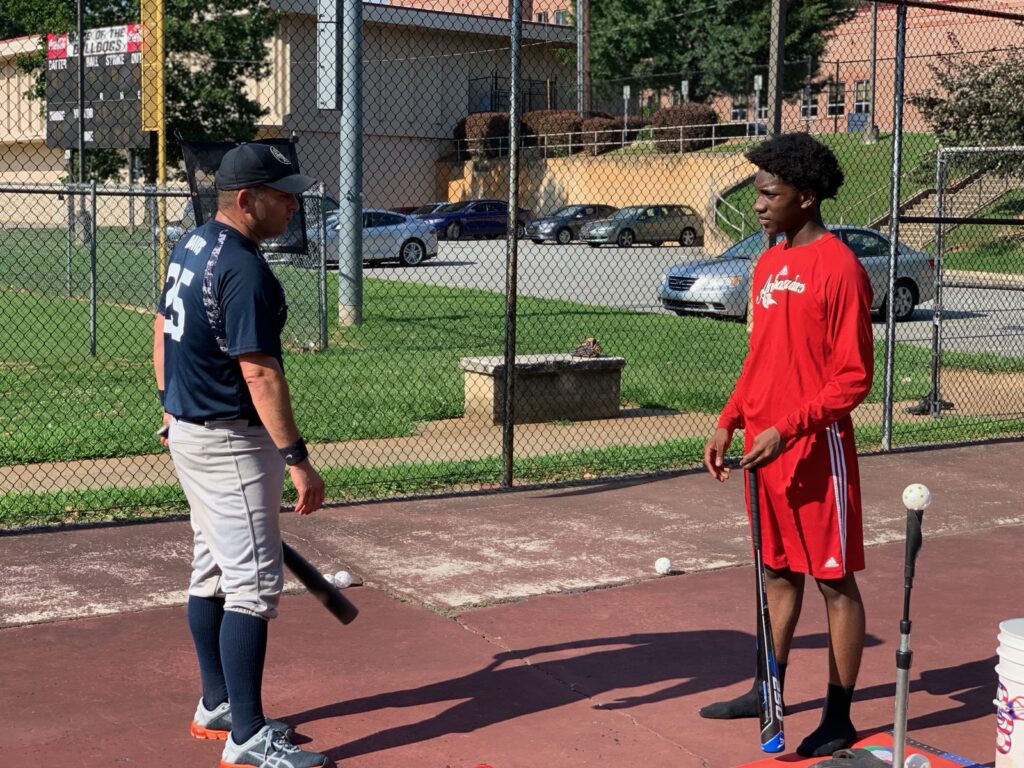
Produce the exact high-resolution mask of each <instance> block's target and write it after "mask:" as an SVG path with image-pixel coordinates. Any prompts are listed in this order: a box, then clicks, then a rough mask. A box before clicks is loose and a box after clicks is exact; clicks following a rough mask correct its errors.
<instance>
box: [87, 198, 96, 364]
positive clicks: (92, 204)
mask: <svg viewBox="0 0 1024 768" xmlns="http://www.w3.org/2000/svg"><path fill="white" fill-rule="evenodd" d="M89 215H90V217H89V354H90V355H91V356H92V357H96V301H97V296H96V179H92V180H91V181H90V182H89Z"/></svg>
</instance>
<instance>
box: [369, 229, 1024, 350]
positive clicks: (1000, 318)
mask: <svg viewBox="0 0 1024 768" xmlns="http://www.w3.org/2000/svg"><path fill="white" fill-rule="evenodd" d="M505 249H506V244H505V241H504V240H460V241H456V242H451V241H445V240H442V241H441V242H440V244H439V251H438V255H437V258H436V259H432V260H430V261H428V262H426V263H425V264H423V265H421V266H419V267H416V268H414V269H408V268H402V267H397V266H392V265H389V266H384V267H374V268H369V269H367V272H366V274H367V275H368V276H371V277H373V278H378V279H383V280H397V281H404V282H415V283H424V284H428V285H444V286H450V287H457V288H479V289H482V290H488V291H498V292H502V291H504V290H505ZM706 257H707V254H706V253H705V251H704V249H703V248H700V247H692V248H682V247H680V246H678V245H667V246H661V247H659V248H653V247H651V246H635V247H632V248H617V247H614V246H602V247H601V248H592V247H590V246H589V245H585V244H583V243H577V242H573V243H570V244H569V245H555V244H551V243H544V244H540V245H538V244H536V243H533V242H530V241H520V243H519V260H518V267H519V268H518V289H519V294H520V295H522V296H534V297H538V298H548V299H564V300H566V301H575V302H579V303H581V304H588V305H594V306H605V307H618V308H622V309H632V310H636V311H640V312H658V313H666V310H664V309H663V308H662V306H661V302H660V301H659V300H658V292H657V289H658V283H659V281H660V279H661V275H662V272H663V271H664V270H665V269H666V268H667V267H669V266H671V265H672V264H677V263H679V262H681V261H687V260H696V259H702V258H706ZM943 300H944V305H945V307H944V314H943V318H944V319H943V325H942V335H943V349H945V350H950V351H958V352H988V353H992V354H999V355H1015V356H1021V355H1024V326H1021V324H1020V320H1019V318H1020V317H1022V316H1024V291H1021V290H1000V289H980V288H947V289H946V290H945V292H944V294H943ZM932 329H933V321H932V302H925V303H924V304H922V305H920V306H918V308H917V309H916V310H915V311H914V316H913V319H912V320H910V321H909V322H905V323H900V324H898V325H897V327H896V338H897V340H898V341H901V342H905V343H909V344H916V345H919V346H923V347H930V346H931V344H932V333H933V330H932ZM874 332H875V337H876V338H878V339H882V338H884V337H885V323H884V322H883V318H881V317H878V316H876V317H875V324H874Z"/></svg>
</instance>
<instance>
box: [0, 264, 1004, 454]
mask: <svg viewBox="0 0 1024 768" xmlns="http://www.w3.org/2000/svg"><path fill="white" fill-rule="evenodd" d="M289 271H294V270H282V273H283V274H285V275H286V276H287V273H288V272H289ZM299 277H300V278H301V277H302V276H299ZM329 290H330V291H332V293H330V294H329V295H331V296H333V295H335V293H334V291H335V290H336V289H335V286H334V283H333V280H332V282H331V284H330V287H329ZM364 290H365V323H364V324H363V325H362V326H360V327H354V328H339V327H337V324H336V322H335V320H334V318H333V317H332V318H331V324H330V347H329V349H328V351H327V352H325V353H323V354H301V353H289V354H287V355H286V360H285V367H286V370H287V372H288V377H289V381H290V383H291V387H292V392H293V397H294V400H295V403H296V411H297V414H298V419H299V422H300V428H301V429H302V430H303V432H304V434H305V435H306V436H307V438H308V439H310V440H311V441H316V442H324V441H339V440H351V439H358V438H373V437H391V436H400V435H408V434H412V433H413V432H414V431H415V430H416V429H417V426H418V425H419V424H420V423H422V422H427V421H433V420H436V419H445V418H457V417H459V416H461V414H462V399H463V383H462V373H461V370H460V369H459V366H458V361H459V358H460V357H464V356H470V355H498V354H501V351H502V345H503V331H502V317H503V311H504V299H503V297H502V296H500V295H497V294H493V293H489V292H485V291H475V290H458V289H451V288H442V287H433V286H421V285H412V284H406V283H398V282H390V281H381V280H373V279H368V280H367V281H366V283H365V288H364ZM2 295H3V301H2V302H0V360H2V361H3V362H2V363H0V433H2V436H3V440H2V442H0V465H11V464H18V463H31V462H40V461H62V460H71V459H81V458H99V457H112V456H130V455H135V454H140V453H152V452H155V451H156V450H157V445H156V443H155V441H154V440H153V437H152V432H153V428H154V427H155V425H156V423H157V421H158V418H159V406H158V404H157V401H156V398H155V394H154V385H153V380H152V373H151V370H150V362H149V354H150V353H149V350H150V345H151V323H152V320H151V317H150V316H149V315H148V314H141V313H139V312H135V311H132V310H127V309H122V308H120V307H114V306H108V305H100V306H99V308H98V313H97V329H98V333H97V352H98V354H97V356H96V357H95V358H93V357H90V356H89V355H88V313H87V305H86V304H85V303H83V302H80V301H74V300H72V301H68V300H63V299H57V298H53V297H49V296H38V295H34V294H26V293H19V292H6V293H4V294H2ZM587 336H596V337H597V338H598V339H600V341H601V344H602V346H603V347H604V349H605V351H606V352H607V353H609V354H621V355H622V356H624V357H625V358H626V359H627V365H626V367H625V369H624V371H623V380H622V398H623V401H624V402H627V403H632V404H635V405H638V406H642V407H652V408H666V409H672V410H678V411H696V412H715V411H717V410H718V409H720V408H721V407H722V405H723V404H724V403H725V400H726V399H727V397H728V395H729V393H730V391H731V389H732V385H733V383H734V381H735V379H736V376H737V375H738V373H739V369H740V365H741V364H742V360H743V356H744V354H745V347H746V341H747V336H746V329H745V327H744V326H743V325H742V324H740V323H729V322H721V321H717V320H711V319H706V318H696V317H683V318H680V317H674V316H669V315H653V314H644V313H638V312H629V311H623V310H615V309H602V308H598V307H587V306H581V305H577V304H573V303H570V302H563V301H555V300H544V299H528V298H524V299H521V300H520V302H519V316H518V327H517V339H518V349H519V352H520V354H529V353H544V352H551V351H552V350H568V349H569V348H571V347H572V346H573V345H574V344H575V343H578V341H579V340H580V339H582V338H585V337H587ZM882 365H883V347H882V345H881V344H880V343H879V344H878V345H876V369H877V370H878V371H881V370H882ZM929 365H930V352H929V350H927V349H924V348H920V347H913V346H909V345H901V346H900V347H899V348H898V350H897V371H898V374H899V375H898V376H897V384H896V399H897V400H900V399H915V398H917V397H920V396H921V394H922V391H921V390H922V387H924V383H925V382H927V381H928V371H929ZM943 365H944V366H947V367H953V368H971V369H976V370H981V371H991V372H1003V371H1020V370H1022V368H1024V361H1022V360H1021V359H1019V358H1004V357H999V356H996V355H970V354H963V353H957V354H954V353H946V354H945V355H944V356H943ZM881 388H882V382H881V376H878V377H876V386H875V388H874V390H873V391H872V393H871V395H870V398H869V399H870V400H872V401H875V402H877V401H880V400H881V396H882V392H881Z"/></svg>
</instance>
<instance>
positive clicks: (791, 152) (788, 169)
mask: <svg viewBox="0 0 1024 768" xmlns="http://www.w3.org/2000/svg"><path fill="white" fill-rule="evenodd" d="M746 158H747V159H748V160H749V161H750V162H752V163H753V164H754V165H756V166H757V167H758V168H761V169H762V170H765V171H767V172H768V173H770V174H772V175H773V176H778V177H779V178H780V179H782V180H783V181H785V182H788V183H790V184H792V185H793V186H794V187H796V188H797V189H813V190H814V193H815V194H816V195H817V197H818V201H819V202H820V201H822V200H827V199H828V198H830V197H835V196H836V193H837V192H838V191H839V188H840V187H841V186H842V185H843V169H842V168H840V167H839V161H838V160H836V156H835V155H834V154H832V150H831V149H829V148H828V147H826V146H825V145H824V144H822V143H821V142H820V141H817V140H816V139H814V138H812V137H811V136H810V134H807V133H780V134H779V135H778V136H775V137H773V138H771V139H768V140H766V141H765V142H764V143H762V144H759V145H758V146H756V147H754V149H752V150H750V151H749V152H747V153H746Z"/></svg>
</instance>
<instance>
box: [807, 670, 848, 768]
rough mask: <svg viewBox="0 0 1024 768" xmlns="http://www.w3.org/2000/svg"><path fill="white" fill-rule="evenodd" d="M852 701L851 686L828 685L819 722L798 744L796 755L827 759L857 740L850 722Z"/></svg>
mask: <svg viewBox="0 0 1024 768" xmlns="http://www.w3.org/2000/svg"><path fill="white" fill-rule="evenodd" d="M852 701H853V686H850V687H849V688H843V687H842V686H841V685H833V684H832V683H829V686H828V695H827V696H826V697H825V709H824V711H823V712H822V713H821V722H820V723H819V724H818V727H817V728H816V729H815V730H814V732H813V733H812V734H811V735H810V736H808V737H807V738H806V739H804V740H803V741H802V742H800V746H799V747H797V748H796V753H797V754H798V755H800V756H801V757H827V756H829V755H831V754H832V753H833V752H836V751H837V750H840V749H846V748H847V747H849V746H850V745H851V744H853V742H854V741H856V739H857V729H856V728H854V727H853V722H852V721H851V720H850V703H851V702H852Z"/></svg>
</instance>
